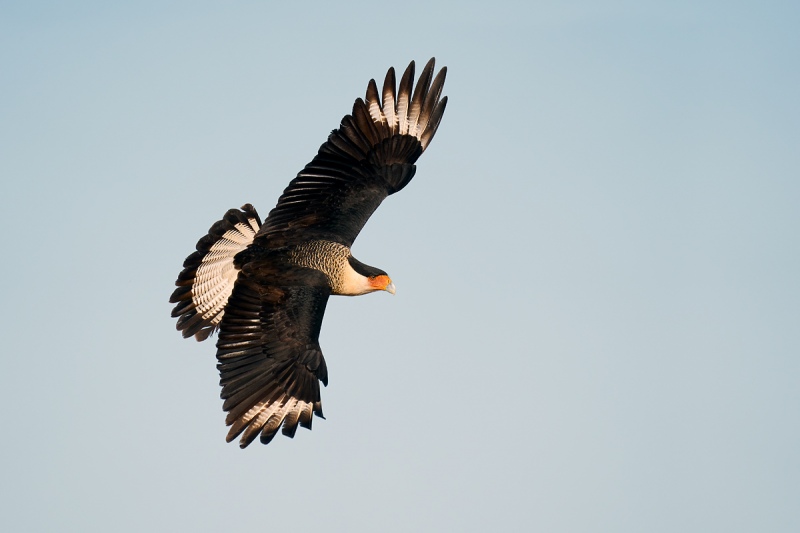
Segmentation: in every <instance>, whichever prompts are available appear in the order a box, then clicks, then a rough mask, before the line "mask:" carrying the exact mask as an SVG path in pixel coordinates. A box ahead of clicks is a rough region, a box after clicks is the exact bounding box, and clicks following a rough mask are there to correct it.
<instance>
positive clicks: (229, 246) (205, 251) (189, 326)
mask: <svg viewBox="0 0 800 533" xmlns="http://www.w3.org/2000/svg"><path fill="white" fill-rule="evenodd" d="M260 227H261V219H260V218H259V217H258V213H257V212H256V210H255V208H254V207H253V206H252V205H250V204H245V205H243V206H242V208H241V209H230V210H228V212H227V213H225V216H224V217H222V220H220V221H218V222H215V223H214V225H212V226H211V228H210V229H209V230H208V234H207V235H206V236H205V237H203V238H202V239H200V240H199V241H197V246H196V250H197V251H196V252H194V253H193V254H191V255H190V256H189V257H187V258H186V261H184V262H183V271H182V272H181V273H180V274H179V275H178V280H177V281H176V282H175V285H177V286H178V288H177V289H175V291H174V292H173V293H172V296H170V298H169V301H170V303H173V304H177V305H176V306H175V308H174V309H173V310H172V316H173V317H178V323H177V324H176V327H177V328H178V330H179V331H182V332H183V336H184V338H185V337H191V336H192V335H194V336H195V338H196V339H197V340H198V341H202V340H205V339H207V338H208V336H209V335H211V334H212V333H214V331H215V330H216V329H217V327H218V326H219V323H220V321H222V317H223V315H224V314H225V304H226V303H227V302H228V298H229V297H230V295H231V291H233V284H234V282H235V281H236V277H237V276H238V274H239V270H238V269H237V268H236V267H235V265H234V264H233V258H234V256H235V255H236V254H237V253H239V252H241V251H242V250H244V249H245V248H247V247H248V246H250V243H252V242H253V238H254V237H255V235H256V232H257V231H258V229H259V228H260Z"/></svg>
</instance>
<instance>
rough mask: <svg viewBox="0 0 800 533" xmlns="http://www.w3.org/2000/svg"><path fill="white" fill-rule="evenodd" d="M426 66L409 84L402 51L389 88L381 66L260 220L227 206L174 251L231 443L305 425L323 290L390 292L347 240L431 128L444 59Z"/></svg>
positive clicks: (318, 364) (319, 359) (409, 166)
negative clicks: (378, 79)
mask: <svg viewBox="0 0 800 533" xmlns="http://www.w3.org/2000/svg"><path fill="white" fill-rule="evenodd" d="M433 67H434V61H433V59H431V60H430V61H429V62H428V64H427V65H426V66H425V68H424V69H423V71H422V73H421V75H420V78H419V80H418V82H417V85H416V87H414V83H413V80H414V63H413V62H412V63H411V64H410V65H409V66H408V68H407V69H406V71H405V73H404V74H403V76H402V78H401V81H400V85H399V87H397V89H396V88H395V87H396V85H395V75H394V69H390V70H389V72H388V73H387V75H386V79H385V81H384V85H383V90H382V92H381V93H380V95H379V93H378V88H377V85H376V84H375V81H374V80H371V81H370V83H369V85H368V87H367V94H366V98H365V100H362V99H360V98H359V99H358V100H356V102H355V104H354V105H353V112H352V114H350V115H347V116H345V117H344V118H343V119H342V122H341V125H340V126H339V129H337V130H334V131H333V132H332V133H331V134H330V136H329V137H328V141H327V142H326V143H325V144H323V145H322V146H321V147H320V149H319V152H318V153H317V155H316V157H314V159H313V160H312V161H311V162H310V163H309V164H308V165H306V167H305V168H304V169H303V170H302V171H301V172H300V173H299V174H298V175H297V177H296V178H295V179H294V180H292V181H291V182H290V183H289V186H288V187H287V188H286V189H285V190H284V192H283V194H282V195H281V197H280V199H279V200H278V203H277V205H276V206H275V208H274V209H272V211H271V212H270V213H269V216H268V217H267V218H266V220H265V221H264V223H263V225H262V224H261V221H260V218H259V216H258V214H257V213H256V211H255V209H254V208H253V207H252V206H251V205H249V204H247V205H245V206H243V207H242V208H241V210H237V209H231V210H229V211H228V212H227V213H226V214H225V217H224V218H223V219H222V220H220V221H219V222H217V223H215V224H214V225H213V226H212V227H211V229H210V230H209V232H208V234H207V235H206V236H205V237H203V238H202V239H200V241H199V242H198V243H197V251H196V252H195V253H193V254H192V255H190V256H189V257H188V258H187V259H186V261H185V262H184V270H183V272H181V274H180V275H179V277H178V280H177V282H176V285H177V286H178V288H177V289H176V290H175V292H174V293H173V294H172V297H171V298H170V302H172V303H175V304H177V305H176V306H175V308H174V310H173V313H172V316H174V317H178V324H177V327H178V329H179V330H181V331H182V332H183V335H184V336H185V337H189V336H195V337H196V338H197V339H198V340H203V339H205V338H207V337H208V336H209V335H210V334H211V333H212V332H214V331H215V330H216V329H217V328H219V339H218V341H217V359H218V365H217V368H218V369H219V372H220V384H221V385H222V394H221V396H222V398H223V400H224V403H223V409H224V410H225V411H227V412H228V416H227V419H226V423H227V424H228V425H229V426H231V428H230V431H229V433H228V437H227V439H228V441H231V440H233V439H234V438H236V437H237V436H238V435H240V434H242V433H243V434H242V438H241V441H240V446H242V447H245V446H247V445H248V444H250V443H251V442H252V441H253V440H254V439H255V438H256V437H257V436H259V435H260V440H261V441H262V442H263V443H265V444H266V443H268V442H270V440H272V438H273V437H274V436H275V434H276V433H277V431H278V429H280V428H281V426H282V427H283V433H284V434H285V435H288V436H290V437H291V436H294V433H295V431H296V429H297V426H298V425H301V426H303V427H308V428H310V427H311V421H312V418H313V415H314V414H316V415H317V416H320V417H321V416H322V407H321V401H320V388H319V383H320V381H321V382H322V383H323V384H325V385H327V381H328V374H327V368H326V365H325V359H324V358H323V356H322V352H321V350H320V347H319V342H318V339H319V332H320V327H321V326H322V318H323V315H324V313H325V306H326V304H327V301H328V297H329V296H330V295H331V294H342V295H358V294H365V293H367V292H372V291H375V290H387V291H390V292H394V285H393V284H392V283H391V280H390V279H389V277H388V276H387V275H386V273H385V272H384V271H382V270H380V269H377V268H375V267H370V266H368V265H365V264H363V263H361V262H360V261H358V260H356V259H355V258H353V257H352V255H351V254H350V246H351V245H352V244H353V241H354V240H355V238H356V236H357V235H358V233H359V232H360V231H361V229H362V228H363V227H364V224H365V223H366V222H367V220H368V219H369V217H370V216H371V215H372V213H373V212H374V211H375V209H377V207H378V206H379V205H380V203H381V202H382V201H383V200H384V198H386V197H387V196H388V195H390V194H393V193H395V192H398V191H400V190H401V189H403V187H405V186H406V185H407V184H408V182H409V181H410V180H411V178H412V177H413V176H414V172H415V170H416V167H415V166H414V163H415V162H416V160H417V158H419V156H420V155H421V154H422V152H423V151H424V150H425V149H426V148H427V146H428V144H429V143H430V141H431V139H432V138H433V135H434V134H435V133H436V129H437V127H438V125H439V121H440V120H441V118H442V114H443V112H444V109H445V106H446V104H447V98H446V97H444V98H440V97H441V91H442V86H443V84H444V79H445V73H446V69H444V68H443V69H442V70H441V71H440V72H439V73H438V74H437V75H436V77H435V78H434V77H433ZM412 89H413V92H412Z"/></svg>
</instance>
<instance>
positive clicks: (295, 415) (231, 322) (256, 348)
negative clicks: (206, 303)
mask: <svg viewBox="0 0 800 533" xmlns="http://www.w3.org/2000/svg"><path fill="white" fill-rule="evenodd" d="M329 294H330V290H329V289H328V288H327V286H325V287H314V286H305V287H304V286H293V287H274V286H269V285H265V284H263V283H262V282H260V281H259V278H257V277H255V276H248V275H247V273H246V272H244V273H242V274H241V276H240V278H239V279H238V280H237V282H236V286H235V288H234V290H233V294H232V295H231V297H230V299H229V300H228V305H227V306H226V307H225V316H224V318H223V320H222V323H221V325H220V332H219V339H218V341H217V360H218V361H219V363H218V364H217V368H218V369H219V372H220V385H222V394H221V396H222V399H223V400H224V404H223V409H224V410H225V411H227V412H228V416H227V418H226V424H227V425H229V426H231V429H230V431H229V432H228V436H227V441H228V442H231V441H232V440H233V439H235V438H236V437H237V436H238V435H239V434H241V433H242V432H244V434H243V435H242V438H241V440H240V442H239V446H240V447H242V448H244V447H246V446H247V445H248V444H250V443H251V442H253V440H255V438H256V437H257V436H259V434H260V436H261V442H263V443H264V444H267V443H269V442H270V441H271V440H272V438H273V437H274V436H275V434H276V433H277V432H278V429H279V428H280V427H281V425H283V434H284V435H287V436H289V437H293V436H294V434H295V431H296V430H297V426H298V424H299V425H301V426H303V427H305V428H308V429H311V420H312V417H313V415H314V414H316V415H317V416H320V417H322V403H321V400H320V389H319V382H320V381H322V383H324V384H325V385H327V383H328V371H327V368H326V366H325V359H324V358H323V357H322V351H321V350H320V347H319V342H318V339H319V331H320V327H321V326H322V317H323V314H324V313H325V305H326V304H327V302H328V296H329Z"/></svg>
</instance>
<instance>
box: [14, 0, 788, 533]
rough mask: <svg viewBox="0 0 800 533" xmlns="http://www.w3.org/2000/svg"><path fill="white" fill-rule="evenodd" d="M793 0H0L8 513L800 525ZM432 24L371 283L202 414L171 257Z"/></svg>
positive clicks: (49, 525)
mask: <svg viewBox="0 0 800 533" xmlns="http://www.w3.org/2000/svg"><path fill="white" fill-rule="evenodd" d="M799 6H800V4H798V3H797V2H794V1H786V2H777V1H772V2H770V1H759V2H756V1H751V2H736V1H734V2H730V1H727V2H721V1H719V2H714V1H710V2H696V1H678V2H651V1H638V0H637V1H617V2H613V1H600V2H598V1H583V2H561V1H542V2H537V1H525V2H523V1H520V2H503V1H500V2H475V1H464V2H403V3H398V2H391V3H380V2H324V3H323V2H299V1H298V2H294V3H290V2H255V1H251V2H161V1H159V2H149V1H143V2H130V3H126V4H123V3H121V2H116V3H112V2H100V1H98V2H36V1H26V2H22V1H19V2H9V1H3V2H0V177H1V178H2V182H1V184H0V205H1V206H2V209H0V217H2V220H1V222H2V228H3V231H4V234H5V238H4V240H3V248H4V251H3V253H2V259H3V260H2V262H0V272H2V279H3V305H2V306H0V317H1V320H0V324H2V325H0V328H1V329H2V339H3V340H2V371H1V372H2V377H3V379H2V388H0V395H2V398H0V414H1V416H2V427H3V430H2V431H3V438H2V454H0V468H1V470H2V475H0V501H1V502H2V504H1V505H2V512H0V530H3V531H83V532H107V531H124V532H128V531H131V532H134V531H136V532H138V531H168V530H169V531H219V530H223V529H224V530H234V529H235V530H237V531H255V530H265V531H299V532H303V531H317V532H318V531H359V532H360V531H364V532H372V531H390V532H407V531H543V532H548V533H559V532H593V533H594V532H614V533H618V532H631V533H634V532H636V533H640V532H644V531H646V532H651V533H659V532H681V533H685V532H709V531H725V532H751V531H753V532H756V531H757V532H773V533H775V532H796V531H800V505H798V502H799V501H800V451H799V450H800V387H798V385H800V278H798V271H799V267H800V238H798V233H799V232H798V230H800V209H798V205H800V37H798V36H799V35H800V33H798V28H800V7H799ZM431 56H436V57H437V61H438V64H439V65H447V66H448V68H449V74H448V81H447V84H446V86H445V94H447V95H448V96H449V97H450V103H449V105H448V108H447V112H446V114H445V117H444V120H443V122H442V125H441V127H440V129H439V132H438V134H437V136H436V138H435V139H434V141H433V143H432V144H431V146H430V148H429V150H428V151H427V152H426V153H425V155H424V156H423V157H422V158H421V159H420V161H419V165H418V172H417V175H416V177H415V179H414V181H412V182H411V184H410V186H409V187H408V188H406V189H405V190H404V191H403V192H402V193H400V194H398V195H396V196H393V197H391V198H390V199H389V200H388V201H387V202H386V203H384V205H383V206H382V207H381V208H380V209H379V210H378V211H377V213H376V214H375V216H373V218H372V219H371V221H370V222H369V223H368V224H367V226H366V228H365V230H364V232H363V233H362V234H361V236H360V238H359V240H358V241H357V242H356V244H355V247H354V254H355V255H356V256H357V257H358V258H359V259H361V260H362V261H364V262H366V263H368V264H372V265H376V266H378V267H381V268H383V269H385V270H387V271H388V272H389V273H390V275H391V276H392V277H393V279H394V281H395V283H396V285H397V288H398V290H397V295H396V296H394V297H392V296H390V295H388V294H384V293H381V294H376V295H370V296H366V297H361V298H334V299H332V300H331V302H330V304H329V306H328V311H327V314H326V317H325V322H324V324H323V328H322V336H321V343H322V347H323V350H324V352H325V355H326V359H327V362H328V368H329V372H330V385H329V386H328V387H327V388H326V389H324V390H323V405H324V409H325V414H326V416H327V420H321V419H317V420H315V423H314V429H313V431H311V432H309V431H306V430H303V429H300V430H298V433H297V436H296V437H295V439H294V440H290V439H287V438H285V437H282V436H278V437H276V438H275V440H274V441H273V442H272V444H270V445H269V446H267V447H264V446H261V445H260V444H254V445H252V446H251V447H250V448H248V449H247V450H244V451H242V450H240V449H239V448H238V446H237V445H236V444H226V443H225V441H224V436H225V433H226V429H225V426H224V415H223V412H222V410H221V401H220V400H219V387H218V376H217V371H216V368H215V362H216V361H215V358H214V353H215V349H214V345H213V341H212V342H204V343H197V342H195V341H194V340H183V339H181V337H180V335H179V334H178V333H177V332H176V331H175V325H174V320H173V319H171V318H170V316H169V314H170V310H171V306H170V305H169V304H168V302H167V300H168V298H169V295H170V293H171V292H172V289H173V282H174V279H175V277H176V275H177V274H178V272H179V271H180V268H181V263H182V261H183V259H184V258H185V257H186V255H188V254H189V253H190V252H191V251H192V250H193V247H194V243H195V242H196V240H197V239H198V238H199V237H200V236H202V235H203V234H204V233H205V231H206V230H207V228H208V226H209V225H210V224H211V223H212V222H214V221H215V220H217V219H219V217H220V216H221V215H222V214H223V213H224V212H225V210H227V209H228V208H231V207H237V206H239V205H241V204H243V203H245V202H252V203H253V204H255V205H256V207H257V208H258V209H259V211H260V212H261V213H262V215H266V213H267V212H268V211H269V210H270V209H271V208H272V206H273V205H274V203H275V201H276V199H277V197H278V195H279V194H280V192H281V191H282V190H283V188H284V187H285V186H286V184H287V183H288V182H289V180H290V179H291V178H293V177H294V175H295V174H296V173H297V171H299V170H300V169H301V168H302V167H303V166H304V165H305V163H307V162H308V161H309V160H310V159H311V157H313V155H314V154H315V153H316V150H317V148H318V147H319V145H320V144H321V143H322V142H323V141H324V140H325V139H326V136H327V134H328V133H329V131H330V130H331V129H333V128H335V127H337V126H338V124H339V120H340V119H341V117H342V116H343V115H344V114H345V113H348V112H349V111H350V109H351V105H352V102H353V100H354V99H355V98H356V97H358V96H363V94H364V91H365V89H366V85H367V82H368V80H369V79H370V78H372V77H375V78H382V76H383V75H384V74H385V72H386V69H387V68H388V67H389V66H395V67H397V68H399V69H402V68H404V67H405V65H406V64H407V63H408V61H410V60H411V59H416V60H417V62H418V63H419V64H420V65H421V64H424V62H425V61H426V60H427V59H428V58H429V57H431Z"/></svg>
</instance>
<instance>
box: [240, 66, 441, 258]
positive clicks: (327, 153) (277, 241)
mask: <svg viewBox="0 0 800 533" xmlns="http://www.w3.org/2000/svg"><path fill="white" fill-rule="evenodd" d="M433 68H434V60H433V59H431V60H430V61H429V62H428V64H427V65H425V68H424V69H423V71H422V74H421V76H420V80H419V83H418V84H417V86H416V88H414V62H413V61H412V62H411V64H409V66H408V68H407V69H406V70H405V72H404V73H403V76H402V78H401V81H400V87H399V89H397V90H396V89H395V76H394V69H389V71H388V73H387V74H386V79H385V81H384V85H383V91H382V97H383V102H382V103H381V102H379V96H378V89H377V84H376V83H375V80H370V82H369V85H368V86H367V93H366V97H365V99H364V100H362V99H361V98H359V99H357V100H356V101H355V104H354V105H353V111H352V113H351V114H350V115H346V116H345V117H344V118H343V119H342V122H341V124H340V126H339V129H337V130H334V131H333V132H332V133H331V134H330V136H329V137H328V141H327V142H326V143H325V144H323V145H322V146H321V147H320V149H319V152H318V153H317V156H316V157H315V158H314V159H313V160H312V161H311V162H310V163H309V164H308V165H306V167H305V168H304V169H303V170H302V171H300V173H299V174H298V175H297V177H296V178H295V179H294V180H292V182H291V183H289V186H288V187H287V188H286V189H285V190H284V192H283V195H282V196H281V197H280V199H279V200H278V204H277V205H276V206H275V208H274V209H273V210H272V211H271V212H270V214H269V216H268V217H267V219H266V221H265V222H264V225H263V226H262V227H261V230H260V231H259V233H258V235H257V237H256V240H257V241H259V240H260V241H261V242H262V243H263V244H262V245H264V246H268V247H275V246H284V245H286V244H291V243H293V242H300V241H306V240H312V239H325V240H331V241H334V242H339V243H341V244H344V245H345V246H352V244H353V241H354V240H355V238H356V237H357V236H358V234H359V232H360V231H361V229H362V228H363V227H364V224H366V222H367V220H368V219H369V217H370V216H371V215H372V213H373V212H374V211H375V209H377V208H378V206H379V205H380V204H381V202H382V201H383V199H384V198H386V197H387V196H388V195H390V194H394V193H395V192H397V191H399V190H401V189H402V188H403V187H405V186H406V185H407V184H408V182H409V181H411V178H412V177H413V176H414V172H415V168H416V167H415V166H414V163H415V162H416V160H417V159H418V158H419V156H420V155H421V154H422V152H423V151H424V150H425V148H426V147H427V146H428V143H430V140H431V138H432V137H433V135H434V134H435V133H436V128H437V127H438V126H439V120H438V119H439V118H441V113H442V112H444V107H445V105H446V102H447V99H446V98H444V99H440V96H441V88H442V84H443V83H444V78H445V75H446V70H445V69H442V70H441V71H440V72H439V74H438V75H437V76H436V78H435V79H434V80H433V81H432V78H433ZM412 91H413V94H412ZM437 112H438V113H437ZM434 119H435V120H434ZM264 241H266V242H264Z"/></svg>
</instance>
